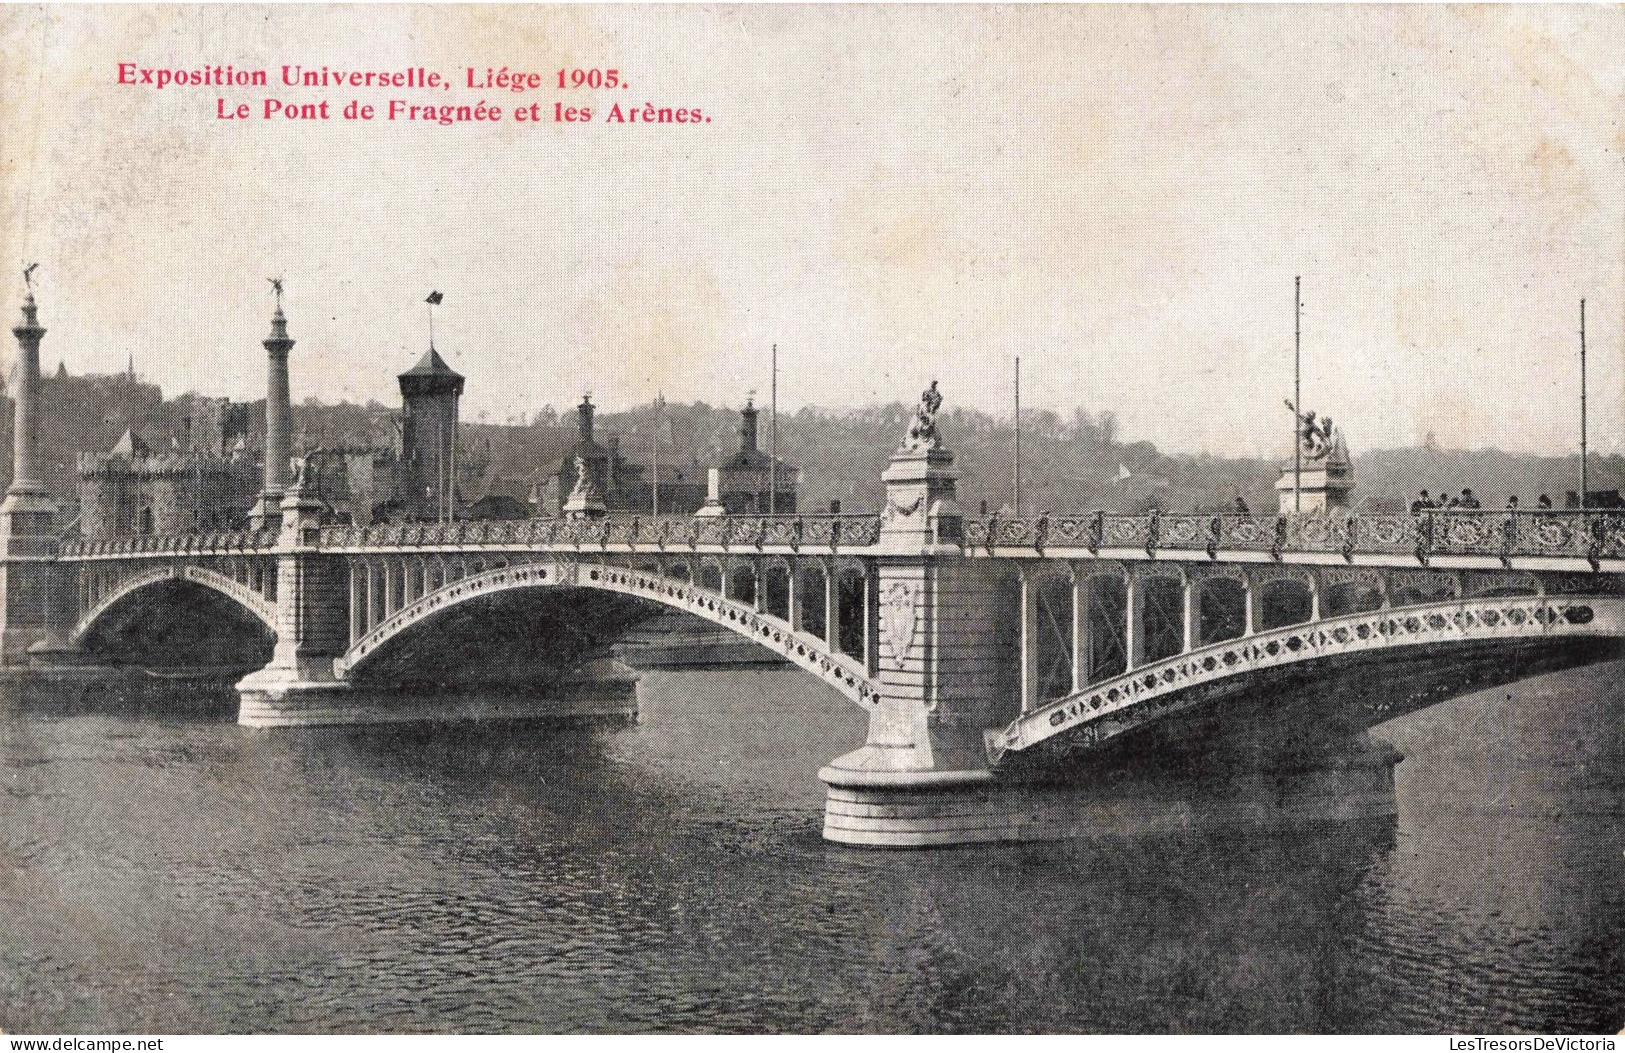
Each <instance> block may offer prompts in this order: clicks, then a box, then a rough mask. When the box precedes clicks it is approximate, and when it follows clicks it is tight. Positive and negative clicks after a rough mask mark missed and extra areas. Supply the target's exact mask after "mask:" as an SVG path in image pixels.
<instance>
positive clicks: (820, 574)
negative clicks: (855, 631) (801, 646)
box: [795, 565, 828, 639]
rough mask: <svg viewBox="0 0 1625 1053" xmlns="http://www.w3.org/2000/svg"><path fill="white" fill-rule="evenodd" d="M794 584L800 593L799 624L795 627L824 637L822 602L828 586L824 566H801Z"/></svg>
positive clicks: (821, 637)
mask: <svg viewBox="0 0 1625 1053" xmlns="http://www.w3.org/2000/svg"><path fill="white" fill-rule="evenodd" d="M796 585H797V587H798V591H799V592H800V594H801V624H800V625H798V626H795V628H797V629H800V630H801V631H802V632H804V633H808V634H809V635H812V636H816V637H818V638H819V639H824V638H825V637H826V635H827V634H826V633H825V631H824V630H825V623H824V602H825V598H826V596H825V593H826V590H827V588H828V586H827V584H826V582H825V580H824V568H822V567H819V566H812V565H809V566H805V567H802V568H801V570H800V577H799V578H797V580H796Z"/></svg>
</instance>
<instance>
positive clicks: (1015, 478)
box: [1010, 355, 1021, 516]
mask: <svg viewBox="0 0 1625 1053" xmlns="http://www.w3.org/2000/svg"><path fill="white" fill-rule="evenodd" d="M1015 430H1016V460H1015V465H1014V469H1013V471H1012V473H1011V478H1010V500H1011V503H1012V504H1013V505H1015V506H1016V515H1018V516H1019V515H1021V356H1020V355H1017V356H1016V423H1015Z"/></svg>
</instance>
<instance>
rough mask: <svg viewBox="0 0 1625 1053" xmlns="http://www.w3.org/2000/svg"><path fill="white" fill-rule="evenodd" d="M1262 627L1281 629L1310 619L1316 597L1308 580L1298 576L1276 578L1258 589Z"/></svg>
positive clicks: (1259, 622)
mask: <svg viewBox="0 0 1625 1053" xmlns="http://www.w3.org/2000/svg"><path fill="white" fill-rule="evenodd" d="M1258 602H1259V612H1258V613H1259V619H1258V624H1259V628H1260V629H1279V628H1281V627H1282V626H1284V625H1297V624H1299V623H1301V622H1306V621H1308V620H1309V617H1310V615H1311V614H1312V613H1313V611H1314V599H1313V596H1312V594H1311V593H1310V591H1309V585H1308V583H1307V582H1303V581H1299V580H1297V579H1296V578H1276V579H1274V580H1272V581H1267V582H1265V583H1264V587H1263V588H1261V589H1259V590H1258Z"/></svg>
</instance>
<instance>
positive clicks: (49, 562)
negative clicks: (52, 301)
mask: <svg viewBox="0 0 1625 1053" xmlns="http://www.w3.org/2000/svg"><path fill="white" fill-rule="evenodd" d="M11 333H12V335H13V336H15V337H16V338H17V365H16V369H15V370H14V371H13V384H14V390H13V393H12V397H13V399H14V400H15V404H14V407H13V408H14V413H15V416H14V417H13V434H12V457H11V465H12V468H11V485H10V486H9V487H8V488H7V489H6V497H5V501H4V502H3V503H0V664H3V665H22V664H24V663H25V662H27V661H28V657H27V656H28V655H30V654H33V655H34V656H35V658H36V660H37V661H40V662H48V661H49V660H50V655H52V654H53V653H55V652H59V651H61V652H66V651H71V650H72V648H71V647H70V646H69V645H68V642H67V634H68V632H69V631H70V630H71V629H72V627H73V620H72V619H73V607H74V593H73V586H74V582H73V576H72V575H71V574H68V573H66V572H65V571H63V570H62V568H60V567H59V566H58V565H57V563H56V550H57V537H56V511H57V508H56V502H54V501H52V500H51V497H50V495H49V494H48V493H47V492H46V489H45V482H44V480H43V478H42V477H41V474H40V462H39V386H40V376H39V351H40V341H41V339H43V338H44V336H45V327H44V326H42V325H40V324H39V313H38V308H37V307H36V306H35V303H34V293H33V290H29V292H28V293H27V295H25V296H24V298H23V306H22V317H21V318H20V319H19V320H18V321H17V324H16V325H15V326H13V327H12V330H11Z"/></svg>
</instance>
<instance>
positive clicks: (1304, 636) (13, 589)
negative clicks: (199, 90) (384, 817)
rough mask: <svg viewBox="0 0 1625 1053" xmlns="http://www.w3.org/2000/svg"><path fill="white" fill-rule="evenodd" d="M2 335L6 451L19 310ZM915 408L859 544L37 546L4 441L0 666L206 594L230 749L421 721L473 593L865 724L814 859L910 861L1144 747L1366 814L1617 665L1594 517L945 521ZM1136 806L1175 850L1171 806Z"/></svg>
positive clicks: (972, 835)
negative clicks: (717, 660)
mask: <svg viewBox="0 0 1625 1053" xmlns="http://www.w3.org/2000/svg"><path fill="white" fill-rule="evenodd" d="M13 332H14V333H16V334H17V336H18V341H19V346H20V347H21V348H22V350H23V354H22V356H21V359H20V368H19V376H20V381H19V387H18V398H17V409H16V413H17V422H16V423H17V430H16V434H17V435H18V436H22V437H29V436H32V435H33V434H34V431H33V420H32V414H33V413H34V412H35V407H34V406H33V401H34V400H33V396H32V394H31V392H32V390H33V389H32V386H31V385H33V384H36V383H37V375H38V343H39V335H40V334H43V329H41V328H39V327H38V324H37V322H36V321H35V314H34V310H33V303H32V297H30V299H29V300H28V301H27V303H26V305H25V316H24V321H23V322H22V323H20V324H19V325H18V326H17V327H16V328H15V329H14V330H13ZM290 343H291V341H290ZM268 346H270V344H269V342H268ZM274 368H275V366H274V363H273V369H274ZM273 390H275V384H274V383H273ZM282 391H283V392H284V393H285V392H286V384H285V378H284V383H283V385H282ZM935 408H936V407H935V405H931V406H924V405H922V408H921V410H920V412H919V414H918V415H917V418H916V421H915V423H914V425H913V426H911V428H910V432H909V434H908V435H907V436H905V437H904V439H903V441H902V444H901V445H900V446H899V448H898V449H897V450H896V451H895V452H894V453H893V454H892V456H891V458H890V461H889V464H888V466H887V468H886V470H885V472H884V474H883V476H882V479H883V482H884V484H885V494H886V497H885V505H884V508H883V510H882V511H881V512H880V513H878V514H873V515H845V516H835V515H832V516H800V515H798V516H715V517H706V516H693V517H689V516H660V517H645V516H628V515H596V516H595V515H582V516H579V517H576V518H565V519H559V520H523V521H509V522H477V523H476V522H451V523H400V524H388V525H379V526H368V527H355V526H345V525H336V524H333V523H330V522H327V521H326V515H327V510H326V507H325V506H324V505H323V503H322V502H321V501H320V500H318V499H316V498H315V497H314V496H313V495H311V494H310V493H308V492H307V488H306V486H305V484H304V481H303V479H302V478H300V479H288V478H286V477H285V476H282V477H280V478H277V479H275V480H272V479H271V476H272V474H273V469H272V468H271V466H270V460H271V459H272V458H271V457H269V456H268V467H267V476H268V485H267V487H266V494H265V496H264V498H262V509H263V511H262V512H261V513H260V515H261V516H262V518H261V521H260V523H259V529H256V530H252V531H242V532H210V533H197V534H190V535H186V536H179V537H152V536H131V537H113V538H106V539H76V538H62V537H59V536H57V535H56V534H55V532H54V528H53V527H52V520H51V513H52V512H54V506H53V505H52V504H51V502H50V500H49V497H48V495H46V494H45V492H44V489H43V487H42V486H40V485H39V484H38V483H37V482H35V481H34V480H35V479H36V478H37V476H36V475H35V474H34V465H33V460H32V459H33V458H34V457H35V454H34V452H33V451H32V450H31V449H29V447H30V445H31V443H30V442H28V441H20V442H19V443H18V444H17V453H16V455H15V457H16V466H15V471H14V480H15V481H14V482H13V484H12V486H11V489H10V490H9V491H8V494H7V497H6V501H5V504H4V505H3V506H0V542H3V548H0V554H3V560H0V618H3V622H0V656H3V659H4V661H5V662H6V663H7V664H8V665H10V666H12V667H21V666H29V667H32V668H37V669H46V670H49V669H52V668H63V667H67V666H71V665H72V664H73V663H74V662H76V661H80V660H81V658H80V654H81V652H82V651H83V650H84V648H85V645H86V643H87V641H90V640H92V639H93V638H94V635H95V633H96V632H97V630H98V627H99V626H101V625H102V624H103V623H104V622H105V621H106V620H107V619H109V618H111V617H115V616H116V613H117V612H119V611H121V610H124V611H128V610H130V609H131V605H136V606H138V607H139V606H140V605H142V604H157V603H167V602H177V599H176V598H177V597H179V598H180V602H184V601H185V597H186V596H188V595H192V594H195V593H196V590H205V591H207V592H209V593H212V594H214V595H215V596H217V597H219V598H221V599H222V600H223V601H224V602H225V603H226V604H228V605H229V606H230V607H231V608H232V609H235V610H237V611H238V612H240V614H241V616H242V617H243V618H244V619H246V620H247V621H249V622H251V623H254V624H257V625H258V626H261V627H262V628H263V631H264V632H265V633H266V634H268V635H270V636H271V637H273V638H274V645H273V646H272V648H271V652H270V658H269V661H268V662H266V663H265V664H264V666H263V668H259V669H257V670H256V671H254V672H252V673H250V674H249V675H247V676H246V677H245V678H244V679H243V680H242V681H241V682H240V683H239V684H238V691H239V694H240V698H241V705H240V711H239V722H240V723H243V724H246V725H254V726H262V727H271V726H286V725H299V724H323V723H328V724H332V723H353V722H374V721H384V720H391V719H421V718H423V717H424V716H435V715H437V713H436V711H435V710H434V709H433V706H434V705H435V704H436V702H435V700H434V699H430V700H429V701H428V703H426V704H427V705H428V706H429V707H430V708H429V709H428V710H425V709H424V708H423V706H422V704H418V705H409V704H408V703H407V702H406V701H405V700H404V699H403V698H402V695H401V693H400V692H399V691H398V690H394V689H393V687H392V681H391V680H390V678H391V677H398V676H399V669H400V668H401V664H402V662H403V661H405V662H408V663H409V661H410V659H411V656H412V654H413V653H414V651H415V650H417V649H418V648H420V647H421V646H423V645H424V643H425V642H426V641H429V640H432V639H433V638H434V636H435V635H436V634H437V633H438V632H441V631H442V630H443V627H444V626H446V625H447V624H448V622H449V620H450V619H452V618H453V617H454V616H457V617H462V618H464V619H465V620H467V619H472V621H473V624H475V625H481V624H486V623H484V622H482V621H481V619H496V618H500V617H502V615H501V613H500V608H499V607H498V606H497V605H496V603H497V601H498V600H500V599H502V598H504V597H510V598H511V597H518V598H521V599H524V598H541V597H545V598H546V599H547V601H548V602H550V603H552V604H554V605H555V607H556V608H557V609H559V610H562V611H564V612H566V614H567V615H568V612H570V611H574V610H584V609H585V608H584V607H582V606H581V605H583V604H586V603H588V602H596V603H599V604H604V603H607V604H609V606H610V607H615V606H616V605H621V606H622V608H623V609H625V610H628V611H644V610H651V609H656V608H664V609H672V610H677V611H682V612H685V613H687V614H691V615H694V616H696V617H699V618H702V619H704V620H706V621H709V622H711V623H713V624H715V625H719V626H722V627H724V628H726V629H728V630H730V631H732V632H735V633H738V634H739V635H740V636H742V637H744V638H746V639H748V640H750V641H752V642H753V643H756V644H758V645H760V646H761V647H763V648H766V649H767V650H769V651H771V652H773V653H774V654H776V655H778V656H779V657H781V658H783V659H784V660H785V661H787V662H789V663H792V664H794V665H795V666H797V667H799V668H800V669H802V670H805V671H806V672H807V673H808V674H809V675H812V676H816V677H818V678H820V679H821V680H822V681H823V682H824V683H825V684H827V685H828V686H829V687H830V688H832V689H833V690H834V691H835V692H836V693H838V694H839V695H840V696H842V697H844V698H845V699H846V700H847V701H848V702H849V703H850V704H852V705H856V706H858V707H861V709H862V710H863V711H864V712H866V713H867V715H868V722H869V734H868V739H867V742H866V743H865V745H864V746H862V747H861V748H860V749H858V750H856V751H854V752H853V753H850V754H848V755H846V756H844V757H841V758H838V759H836V760H834V761H832V762H830V763H829V764H828V765H827V766H825V767H824V768H823V769H822V770H821V771H820V772H819V775H820V777H821V778H822V779H823V781H824V782H825V783H826V784H827V785H828V794H827V804H826V813H825V826H824V833H825V836H826V837H828V838H830V839H831V840H835V841H840V842H846V843H852V844H866V845H930V844H955V843H962V842H967V841H979V840H995V839H1011V838H1041V837H1054V836H1065V835H1067V834H1069V833H1077V832H1080V831H1083V830H1087V829H1089V828H1090V825H1091V823H1093V822H1095V821H1096V819H1098V810H1097V813H1091V812H1090V811H1089V807H1090V800H1091V798H1095V797H1099V796H1100V793H1099V786H1098V784H1090V783H1089V781H1088V777H1089V775H1090V773H1092V772H1099V771H1108V770H1111V769H1112V768H1113V766H1114V765H1120V764H1121V763H1122V761H1123V758H1124V757H1125V756H1143V755H1144V753H1145V751H1147V750H1151V751H1153V752H1155V751H1166V753H1167V754H1168V755H1169V756H1186V757H1190V756H1194V755H1207V754H1213V755H1223V756H1241V755H1250V754H1257V753H1258V752H1259V745H1258V744H1259V743H1264V744H1267V749H1265V750H1264V752H1266V753H1268V754H1269V755H1270V756H1271V757H1272V758H1275V759H1277V760H1281V759H1285V760H1286V761H1289V762H1290V763H1288V764H1287V766H1288V767H1292V766H1295V769H1294V770H1303V769H1304V768H1305V764H1306V762H1305V758H1306V757H1320V758H1333V760H1329V761H1325V762H1324V763H1323V762H1321V761H1312V762H1309V763H1308V767H1309V768H1312V769H1314V770H1316V771H1322V770H1331V769H1335V770H1336V772H1338V773H1340V774H1338V775H1337V779H1340V780H1341V782H1338V785H1339V786H1343V787H1345V788H1346V787H1347V786H1349V785H1355V786H1356V787H1357V790H1356V793H1355V796H1362V795H1363V796H1364V797H1366V798H1368V799H1369V800H1371V801H1376V802H1379V804H1378V807H1380V806H1381V805H1380V802H1381V801H1382V800H1383V799H1384V791H1385V790H1386V799H1387V800H1388V801H1389V805H1388V806H1389V807H1391V797H1392V781H1391V780H1392V774H1391V772H1392V766H1393V763H1394V758H1393V757H1392V756H1386V758H1385V755H1384V754H1383V753H1382V751H1381V750H1379V749H1373V748H1372V747H1371V746H1370V742H1369V740H1368V739H1367V738H1365V731H1366V729H1368V728H1370V727H1371V726H1373V725H1375V724H1377V723H1380V722H1381V721H1383V720H1386V719H1389V718H1391V717H1394V716H1397V715H1399V714H1400V713H1402V712H1406V711H1408V710H1412V709H1416V708H1420V707H1423V706H1427V705H1433V704H1436V703H1438V702H1440V701H1443V700H1445V699H1447V698H1450V697H1453V696H1455V695H1457V694H1460V693H1462V692H1464V691H1468V690H1476V689H1480V688H1482V687H1485V686H1488V685H1491V684H1497V683H1505V682H1509V681H1513V680H1517V679H1520V678H1523V677H1527V676H1531V675H1535V674H1537V673H1541V672H1545V671H1547V670H1550V669H1555V668H1562V667H1565V666H1572V665H1578V664H1583V663H1587V662H1595V661H1602V660H1607V659H1610V658H1615V657H1618V656H1619V655H1620V654H1621V653H1622V652H1621V648H1620V641H1621V640H1622V639H1625V514H1621V513H1619V512H1608V511H1596V510H1569V511H1528V512H1478V511H1457V510H1426V511H1423V512H1420V513H1418V514H1415V515H1376V514H1372V515H1366V514H1358V515H1356V514H1351V513H1349V512H1347V511H1346V510H1339V509H1335V508H1333V509H1323V510H1320V511H1316V512H1313V513H1305V514H1276V515H1240V514H1237V515H1231V514H1190V515H1180V514H1159V513H1151V514H1148V515H1140V516H1135V515H1120V514H1113V513H1106V512H1094V513H1089V514H1080V515H1049V514H1041V515H1036V516H994V517H978V516H969V515H967V514H965V513H964V511H963V510H962V509H961V508H960V507H959V505H958V503H957V500H956V497H957V475H956V472H955V471H954V468H953V454H952V453H951V452H950V451H949V450H948V449H947V448H946V446H945V444H944V441H943V437H942V436H940V435H939V434H938V433H937V431H936V428H935V421H934V414H935ZM283 427H284V429H285V424H284V425H283ZM284 441H285V439H284ZM275 453H276V450H274V449H273V450H271V454H272V455H274V454H275ZM631 616H632V615H628V617H631ZM624 622H625V619H622V621H620V622H618V623H616V622H614V621H613V620H611V621H609V622H605V623H604V624H606V625H608V624H624ZM595 642H600V643H601V642H607V641H588V644H589V646H587V647H585V648H584V649H582V648H580V647H579V643H578V645H577V646H578V649H577V650H576V651H575V652H572V653H570V654H568V655H566V656H564V660H563V662H562V667H569V672H570V673H571V674H573V675H575V679H574V680H570V678H569V677H566V678H565V680H566V681H568V683H569V684H570V685H572V690H573V691H574V693H573V694H572V693H570V692H569V691H565V692H563V694H562V695H561V696H560V697H566V696H567V697H566V701H565V703H562V704H561V705H562V708H558V709H556V710H554V712H555V713H560V714H562V713H579V712H585V711H586V710H583V709H581V708H579V706H577V704H578V703H580V702H581V699H582V698H584V697H588V698H589V700H590V699H591V698H597V699H599V700H600V701H601V700H602V696H601V695H594V694H593V693H592V692H591V691H590V690H586V687H585V685H590V683H591V681H592V675H591V674H592V671H593V669H594V668H597V666H595V664H594V663H595V661H596V660H597V659H596V658H595V656H598V655H601V651H595V650H593V648H592V647H591V646H590V645H591V644H593V643H595ZM533 644H534V648H535V649H536V650H538V651H543V652H545V651H548V650H549V649H550V648H554V647H562V646H563V645H562V643H560V642H559V641H558V640H556V639H554V638H551V637H548V638H538V639H535V640H534V641H533ZM561 683H563V682H561ZM549 686H550V687H552V688H559V687H560V685H559V684H553V685H549ZM583 691H585V694H583ZM544 694H545V692H544ZM763 703H764V705H769V706H770V705H771V704H772V703H771V700H767V699H764V700H763ZM447 704H448V705H450V703H449V702H448V703H447ZM573 706H575V707H576V708H572V707H573ZM590 708H591V706H590V705H588V707H587V709H590ZM439 715H457V714H456V713H455V712H454V711H453V710H450V709H448V710H447V711H446V712H445V713H444V714H439ZM1249 751H1250V754H1249ZM1317 765H1318V766H1317ZM1277 767H1280V765H1277ZM1351 773H1353V774H1351ZM1318 777H1319V776H1317V778H1318ZM1080 779H1081V780H1082V783H1083V785H1084V789H1083V790H1082V791H1080V790H1079V780H1080ZM1334 781H1335V780H1334ZM1316 785H1322V786H1323V782H1322V783H1317V784H1316ZM1324 785H1329V784H1324ZM1327 792H1341V791H1327ZM1097 804H1098V802H1097ZM1164 804H1166V805H1167V807H1168V808H1169V809H1172V811H1171V812H1170V813H1169V814H1170V815H1174V816H1175V818H1176V820H1177V818H1178V816H1179V815H1184V814H1186V812H1188V810H1189V808H1190V807H1192V805H1191V803H1190V801H1189V800H1184V799H1181V801H1176V802H1172V803H1169V802H1164ZM1182 810H1183V811H1182Z"/></svg>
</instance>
